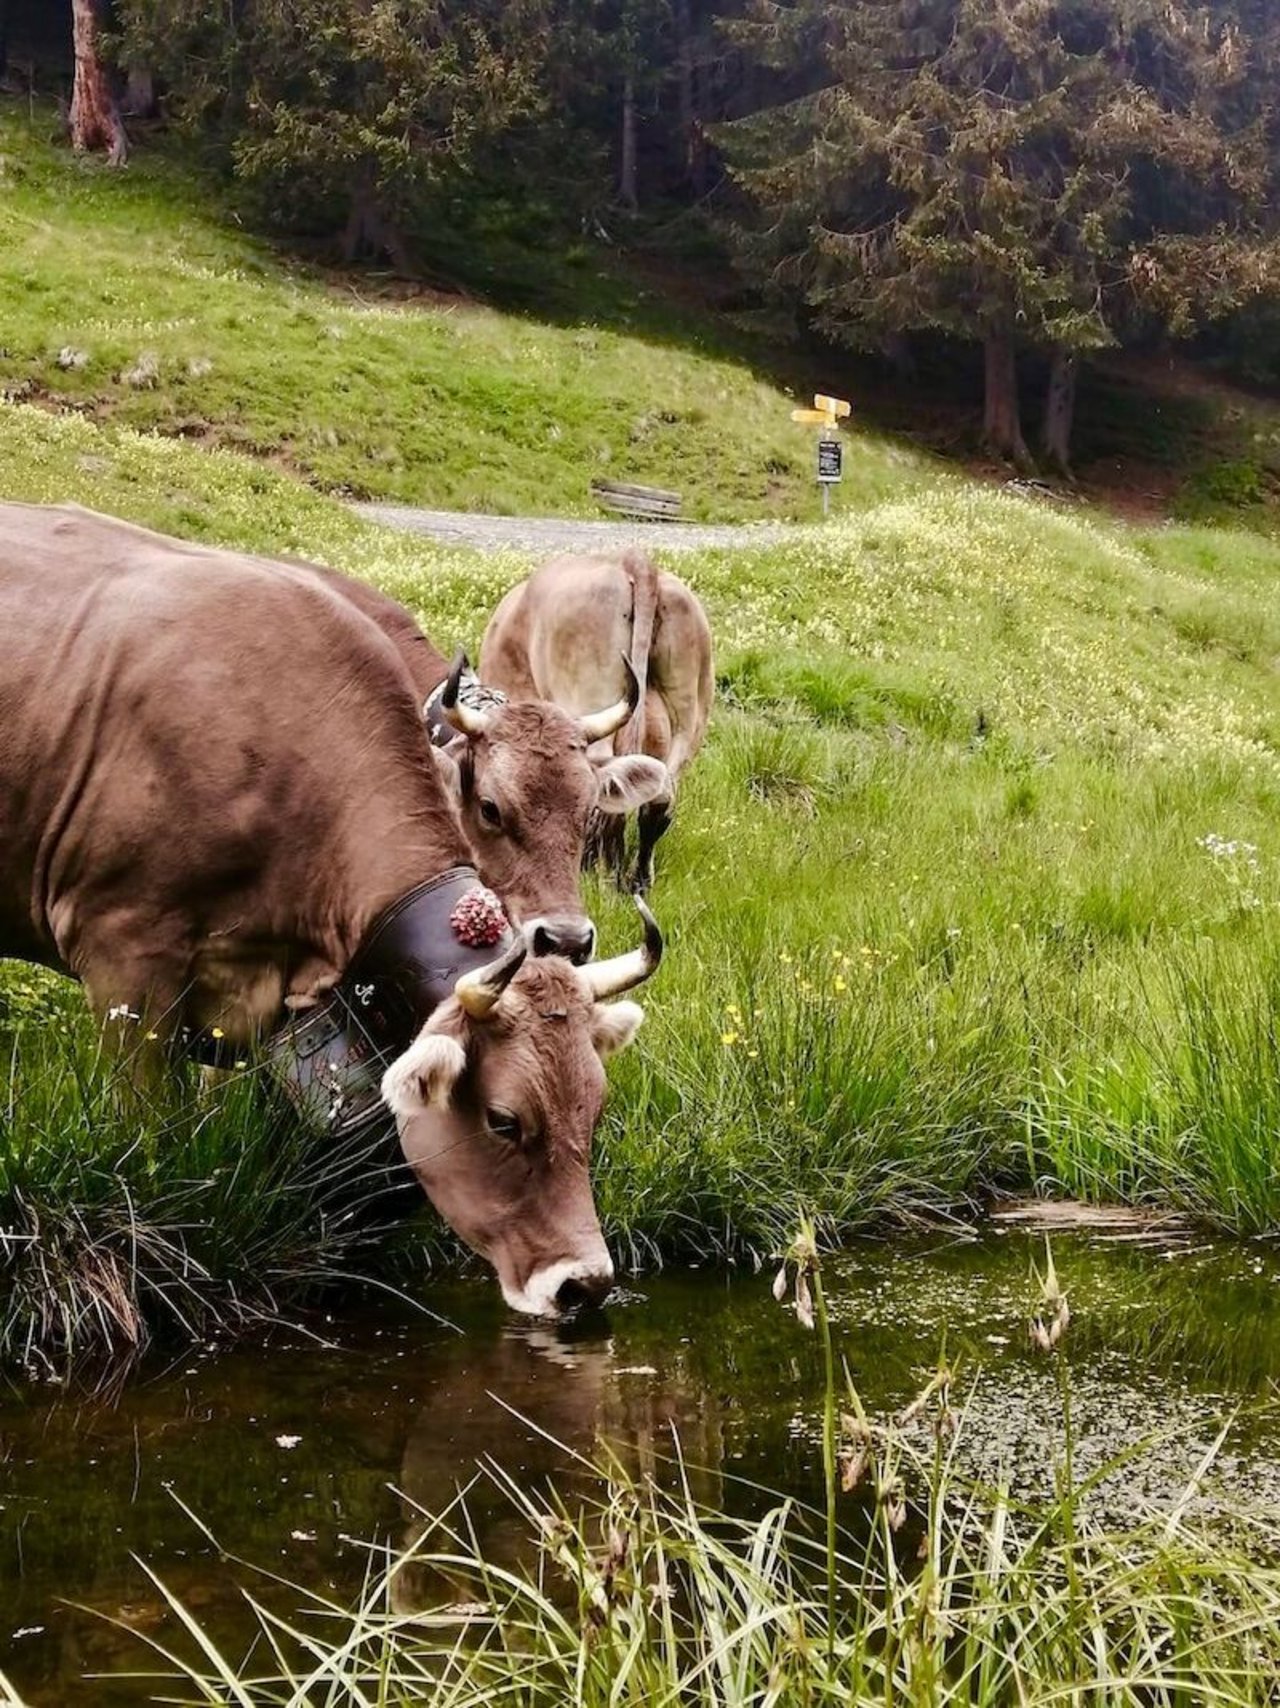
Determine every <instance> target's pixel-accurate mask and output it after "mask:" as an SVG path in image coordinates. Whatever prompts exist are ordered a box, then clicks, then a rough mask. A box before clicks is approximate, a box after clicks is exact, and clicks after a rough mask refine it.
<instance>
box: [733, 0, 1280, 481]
mask: <svg viewBox="0 0 1280 1708" xmlns="http://www.w3.org/2000/svg"><path fill="white" fill-rule="evenodd" d="M1253 3H1254V4H1255V5H1257V4H1258V3H1259V0H1253ZM726 28H727V29H728V31H729V33H730V34H731V36H732V38H733V39H734V40H735V41H736V42H737V43H738V44H739V45H740V46H741V47H742V48H743V49H744V50H746V51H748V52H750V53H751V54H752V55H753V56H754V57H755V58H756V60H757V62H758V63H759V64H760V65H761V66H763V67H765V68H766V70H767V73H768V74H769V75H770V76H771V77H772V79H773V86H772V97H771V99H770V100H769V101H768V103H767V104H766V105H764V106H763V107H762V109H761V110H760V111H759V112H757V113H756V114H754V115H752V116H750V117H748V118H746V119H743V120H741V121H738V122H737V123H735V124H732V125H728V126H725V127H722V129H721V131H720V133H719V140H720V142H721V145H722V147H723V148H724V150H725V153H726V155H727V157H728V160H729V164H730V169H731V171H732V173H733V175H734V177H735V178H736V179H737V181H738V183H739V184H740V185H741V186H742V188H743V189H744V190H745V191H746V192H747V193H748V196H749V197H750V199H751V201H752V202H753V203H754V204H755V207H756V209H757V210H758V214H759V216H760V217H759V218H758V219H757V220H756V221H755V222H754V223H752V224H751V225H750V226H747V227H745V228H744V230H743V232H742V234H741V235H742V249H743V254H744V258H745V259H746V261H747V264H748V265H749V266H754V268H755V269H756V270H757V271H760V272H764V273H766V274H767V276H768V277H769V278H770V279H771V280H773V281H775V282H780V283H781V284H782V285H783V286H784V288H786V289H789V290H790V291H791V292H792V293H793V294H794V295H795V296H796V297H798V298H799V299H801V300H803V301H804V302H805V303H807V304H809V305H810V307H811V309H812V310H813V311H814V313H815V318H816V321H817V324H818V326H819V327H820V328H822V329H825V330H826V331H827V332H829V333H831V334H833V335H835V336H837V337H843V338H847V339H853V340H859V341H869V340H876V341H880V340H881V339H883V338H884V337H885V336H886V335H892V334H901V333H904V332H912V331H916V330H921V329H925V328H935V329H941V330H943V331H945V332H949V333H953V334H958V335H960V336H962V337H965V338H972V339H976V340H979V341H980V342H981V344H982V346H983V349H984V354H985V405H984V440H985V442H986V445H987V447H988V448H989V449H990V450H991V451H992V452H993V453H995V454H997V455H999V456H1001V457H1006V458H1009V459H1011V460H1012V461H1014V462H1015V463H1018V464H1020V465H1027V464H1029V462H1030V457H1029V453H1028V448H1027V444H1026V440H1025V438H1024V436H1023V430H1022V424H1021V419H1020V414H1019V401H1018V355H1019V352H1020V351H1021V350H1023V349H1025V348H1027V347H1029V346H1031V347H1035V348H1037V349H1039V350H1040V351H1042V352H1043V353H1044V354H1045V355H1046V356H1048V358H1049V360H1050V387H1049V398H1048V408H1047V410H1046V414H1045V422H1044V433H1043V438H1042V447H1041V448H1042V450H1043V452H1044V454H1045V455H1046V456H1047V457H1048V458H1049V460H1050V461H1051V462H1053V463H1056V464H1058V465H1059V466H1062V467H1065V466H1066V464H1067V461H1068V452H1069V437H1070V428H1071V415H1072V406H1073V400H1074V376H1075V366H1076V362H1077V360H1078V358H1079V356H1080V355H1081V354H1083V353H1086V352H1088V351H1090V350H1094V349H1098V348H1100V347H1102V346H1105V345H1107V344H1111V343H1113V342H1115V341H1116V340H1117V339H1118V338H1119V337H1121V336H1123V335H1124V333H1125V331H1126V329H1127V328H1129V327H1131V326H1132V325H1133V324H1134V323H1135V322H1136V321H1137V320H1139V319H1145V320H1147V321H1150V320H1152V319H1157V320H1159V321H1161V322H1162V323H1163V324H1165V325H1167V326H1169V327H1170V328H1172V329H1173V330H1174V331H1185V330H1186V329H1187V328H1188V327H1189V326H1191V325H1192V324H1194V322H1195V321H1196V320H1197V319H1198V318H1200V317H1203V316H1205V315H1208V314H1211V313H1215V312H1220V311H1222V310H1223V309H1224V308H1226V307H1228V306H1230V305H1231V304H1232V303H1233V302H1234V301H1238V300H1240V298H1241V297H1242V296H1243V295H1247V294H1248V293H1249V292H1251V291H1256V290H1258V289H1271V288H1274V283H1275V279H1276V276H1277V267H1276V251H1275V247H1274V245H1273V244H1272V243H1271V242H1270V241H1269V239H1268V235H1267V232H1266V229H1265V219H1266V212H1267V200H1268V194H1267V192H1268V183H1269V163H1268V159H1267V147H1266V140H1265V126H1264V123H1263V111H1264V107H1265V105H1266V95H1265V89H1266V78H1267V72H1268V70H1271V71H1272V72H1274V64H1273V65H1272V66H1271V67H1268V66H1267V64H1266V57H1267V53H1268V52H1269V51H1270V50H1269V49H1267V48H1266V44H1265V43H1264V42H1263V40H1262V38H1261V36H1250V35H1248V34H1247V33H1246V30H1245V28H1244V27H1243V24H1242V21H1241V16H1240V14H1239V12H1238V10H1237V9H1236V8H1234V7H1232V8H1228V7H1227V6H1225V5H1222V4H1219V5H1218V6H1217V7H1216V8H1215V9H1214V10H1212V11H1207V10H1205V9H1204V8H1203V7H1201V6H1198V5H1195V4H1193V3H1192V0H754V4H753V5H752V7H751V8H750V10H749V13H748V16H747V17H746V18H745V19H744V20H742V21H740V22H738V23H736V24H732V25H729V26H726Z"/></svg>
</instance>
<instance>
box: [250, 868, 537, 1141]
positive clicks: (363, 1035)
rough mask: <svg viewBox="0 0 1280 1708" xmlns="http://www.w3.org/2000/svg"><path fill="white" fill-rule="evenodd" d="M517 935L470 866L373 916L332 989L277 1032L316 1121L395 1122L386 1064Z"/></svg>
mask: <svg viewBox="0 0 1280 1708" xmlns="http://www.w3.org/2000/svg"><path fill="white" fill-rule="evenodd" d="M510 943H511V928H510V926H509V925H508V924H507V921H506V917H505V915H504V914H503V912H502V907H501V904H500V903H499V901H498V899H497V897H496V896H494V895H493V893H492V892H491V891H489V890H486V889H484V888H483V887H482V885H481V884H480V880H479V878H478V876H477V874H476V872H475V871H474V870H473V868H471V867H470V866H455V867H453V868H452V869H451V870H450V871H448V872H444V873H442V874H441V875H440V876H439V877H438V878H432V879H431V880H430V881H429V882H427V883H425V884H419V885H418V887H417V888H416V889H413V890H410V891H409V893H408V894H407V895H404V896H401V898H400V900H399V901H397V902H394V903H393V904H392V905H391V906H390V907H389V908H387V909H386V911H385V912H383V913H382V914H380V915H379V916H378V918H377V919H376V920H375V921H374V923H373V925H372V927H371V928H370V930H369V933H368V935H367V936H366V938H365V940H364V942H363V943H362V944H361V945H360V948H359V949H358V950H357V951H356V954H355V956H354V958H353V959H352V962H351V965H350V966H349V967H348V969H347V971H346V973H345V975H344V977H343V979H342V982H341V984H339V985H338V986H337V988H336V989H335V990H334V991H333V993H332V994H331V995H330V996H329V998H328V999H327V1000H326V1001H325V1002H324V1003H323V1004H322V1005H321V1006H320V1007H319V1008H315V1009H312V1010H311V1011H310V1012H309V1013H307V1014H304V1015H300V1016H299V1017H298V1018H297V1019H295V1020H291V1021H290V1022H289V1023H288V1024H287V1025H286V1026H283V1027H282V1028H281V1029H280V1030H279V1031H278V1032H276V1033H274V1034H273V1035H272V1038H271V1042H270V1046H269V1059H270V1063H271V1071H272V1074H273V1076H274V1077H275V1079H276V1080H277V1082H278V1083H279V1085H280V1087H281V1089H282V1090H283V1091H284V1092H285V1094H286V1096H288V1098H289V1099H290V1101H291V1102H292V1103H293V1104H294V1106H295V1107H296V1108H297V1109H298V1110H299V1112H300V1113H301V1114H302V1115H303V1116H304V1117H305V1119H306V1120H307V1121H308V1123H309V1124H311V1125H314V1126H317V1127H320V1128H323V1129H327V1130H328V1131H330V1132H333V1133H349V1132H352V1131H353V1130H355V1129H356V1128H357V1127H361V1126H364V1125H366V1124H370V1125H372V1124H373V1122H374V1121H380V1120H386V1121H387V1122H388V1123H389V1122H390V1115H389V1114H388V1112H387V1110H386V1107H385V1105H384V1104H383V1102H382V1098H381V1092H380V1089H379V1088H380V1085H381V1081H382V1075H383V1073H384V1072H385V1071H386V1068H387V1066H388V1064H389V1063H390V1062H391V1061H392V1060H393V1059H394V1058H395V1057H396V1056H398V1055H399V1054H400V1053H401V1052H402V1051H403V1050H405V1049H407V1048H408V1046H409V1045H410V1044H411V1043H412V1042H413V1039H414V1038H415V1036H416V1035H417V1033H418V1031H419V1029H420V1028H421V1027H422V1025H423V1024H424V1022H425V1021H426V1020H427V1019H428V1017H429V1016H430V1015H431V1013H432V1011H433V1010H434V1009H436V1008H437V1007H438V1006H439V1005H440V1003H442V1002H443V1001H444V1000H445V999H446V997H448V996H450V995H452V993H453V987H454V985H455V984H456V983H457V981H458V979H459V977H460V976H461V975H462V974H463V973H466V972H471V971H473V970H475V969H477V968H479V967H483V966H487V965H488V964H489V963H490V962H491V961H493V960H495V959H496V958H497V957H498V956H499V955H501V954H502V952H503V950H504V949H505V948H507V947H508V946H509V945H510Z"/></svg>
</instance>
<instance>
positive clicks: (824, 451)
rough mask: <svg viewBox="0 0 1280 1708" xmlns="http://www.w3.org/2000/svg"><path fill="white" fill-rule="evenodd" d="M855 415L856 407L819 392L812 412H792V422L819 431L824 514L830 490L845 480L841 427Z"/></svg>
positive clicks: (826, 509) (819, 481)
mask: <svg viewBox="0 0 1280 1708" xmlns="http://www.w3.org/2000/svg"><path fill="white" fill-rule="evenodd" d="M852 411H853V405H852V404H850V403H848V402H846V400H845V399H844V398H843V397H828V396H827V394H826V393H825V392H817V393H816V394H815V395H814V399H813V408H812V409H793V410H792V411H791V419H792V420H793V421H798V422H800V424H801V425H802V426H804V427H820V428H821V429H822V432H821V435H820V437H819V439H818V485H819V486H820V487H821V489H822V514H823V515H824V516H825V515H826V514H827V512H828V510H829V509H830V507H831V488H832V487H833V486H834V485H835V484H836V482H837V481H839V480H840V479H841V478H842V472H841V465H842V462H843V457H842V452H843V450H844V446H843V445H842V444H841V443H840V440H839V438H838V437H837V434H838V433H839V431H840V423H841V421H843V420H844V418H845V417H846V416H847V415H850V414H851V413H852Z"/></svg>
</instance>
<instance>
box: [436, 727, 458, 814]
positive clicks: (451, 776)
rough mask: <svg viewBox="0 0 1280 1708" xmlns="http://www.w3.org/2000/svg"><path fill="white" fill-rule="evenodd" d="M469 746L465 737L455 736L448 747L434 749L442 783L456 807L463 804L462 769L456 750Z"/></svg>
mask: <svg viewBox="0 0 1280 1708" xmlns="http://www.w3.org/2000/svg"><path fill="white" fill-rule="evenodd" d="M466 745H467V738H466V736H465V735H459V736H455V738H454V739H453V740H452V741H451V742H450V743H449V745H448V746H447V747H433V748H432V750H431V758H432V761H433V762H434V764H435V768H436V770H437V771H438V772H439V773H440V781H441V782H442V783H443V784H444V787H445V793H446V794H447V795H449V796H450V797H451V799H452V800H453V801H454V803H455V805H459V806H460V805H461V804H462V767H461V766H460V765H459V763H458V755H456V754H455V753H454V751H453V750H454V749H455V748H464V747H466Z"/></svg>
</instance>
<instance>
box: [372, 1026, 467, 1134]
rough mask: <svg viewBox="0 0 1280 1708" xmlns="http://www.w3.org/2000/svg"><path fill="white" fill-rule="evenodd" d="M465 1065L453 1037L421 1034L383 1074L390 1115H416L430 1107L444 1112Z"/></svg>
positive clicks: (460, 1049)
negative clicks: (433, 1105)
mask: <svg viewBox="0 0 1280 1708" xmlns="http://www.w3.org/2000/svg"><path fill="white" fill-rule="evenodd" d="M466 1065H467V1054H466V1051H465V1050H464V1049H463V1047H462V1045H461V1044H460V1043H459V1042H458V1040H457V1039H456V1038H450V1037H448V1036H447V1035H446V1034H445V1033H443V1032H428V1031H422V1032H420V1033H419V1034H418V1036H417V1037H416V1038H415V1039H414V1041H413V1043H412V1044H410V1045H409V1048H408V1049H407V1050H406V1051H405V1052H404V1054H403V1055H402V1056H397V1057H396V1059H395V1061H393V1062H392V1064H391V1066H390V1067H389V1068H388V1069H387V1071H386V1073H384V1074H383V1076H382V1096H383V1100H384V1102H385V1103H386V1105H387V1107H388V1108H389V1109H390V1110H391V1113H392V1114H393V1115H417V1114H418V1113H419V1112H420V1111H421V1110H423V1109H426V1108H428V1107H429V1106H430V1105H431V1104H435V1106H436V1107H437V1108H439V1109H443V1108H444V1107H445V1105H446V1104H447V1103H448V1101H449V1098H450V1097H451V1095H452V1094H453V1088H454V1086H455V1085H456V1084H457V1083H458V1080H459V1079H460V1078H461V1077H462V1074H463V1071H464V1070H465V1068H466Z"/></svg>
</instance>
